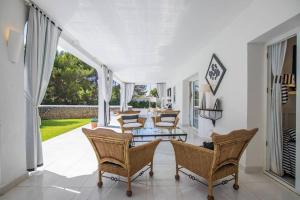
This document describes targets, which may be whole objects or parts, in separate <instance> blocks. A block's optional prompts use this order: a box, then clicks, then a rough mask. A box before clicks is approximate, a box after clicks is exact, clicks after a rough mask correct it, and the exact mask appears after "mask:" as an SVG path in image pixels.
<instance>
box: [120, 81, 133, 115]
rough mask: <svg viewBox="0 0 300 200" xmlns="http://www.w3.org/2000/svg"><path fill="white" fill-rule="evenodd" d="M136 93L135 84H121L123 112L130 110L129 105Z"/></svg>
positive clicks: (121, 107)
mask: <svg viewBox="0 0 300 200" xmlns="http://www.w3.org/2000/svg"><path fill="white" fill-rule="evenodd" d="M133 92H134V83H121V97H120V104H121V105H120V109H121V111H127V110H128V103H129V102H130V101H131V99H132V95H133Z"/></svg>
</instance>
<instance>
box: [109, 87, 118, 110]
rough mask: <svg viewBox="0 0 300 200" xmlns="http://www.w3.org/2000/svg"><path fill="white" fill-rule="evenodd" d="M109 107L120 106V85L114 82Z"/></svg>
mask: <svg viewBox="0 0 300 200" xmlns="http://www.w3.org/2000/svg"><path fill="white" fill-rule="evenodd" d="M109 105H120V85H119V84H117V83H116V82H114V83H113V88H112V92H111V99H110V102H109Z"/></svg>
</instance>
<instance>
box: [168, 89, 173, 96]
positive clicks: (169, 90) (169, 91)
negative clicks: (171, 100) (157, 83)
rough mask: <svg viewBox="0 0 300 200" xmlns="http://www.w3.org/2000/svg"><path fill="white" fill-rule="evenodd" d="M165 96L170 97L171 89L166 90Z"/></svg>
mask: <svg viewBox="0 0 300 200" xmlns="http://www.w3.org/2000/svg"><path fill="white" fill-rule="evenodd" d="M167 96H168V97H171V96H172V90H171V88H168V90H167Z"/></svg>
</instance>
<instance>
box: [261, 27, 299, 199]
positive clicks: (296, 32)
mask: <svg viewBox="0 0 300 200" xmlns="http://www.w3.org/2000/svg"><path fill="white" fill-rule="evenodd" d="M294 36H297V64H296V67H297V74H296V79H297V83H296V85H297V86H298V87H297V91H296V93H297V94H296V113H300V98H299V97H300V88H299V87H300V28H297V29H294V30H292V31H289V32H287V33H285V34H283V35H281V36H279V37H276V38H274V39H272V40H270V41H268V42H267V43H266V46H265V49H266V52H267V47H268V46H270V45H272V44H274V43H278V42H281V41H283V40H287V39H289V38H292V37H294ZM265 64H266V66H265V67H267V75H266V76H265V77H266V78H267V87H268V90H269V91H270V86H271V79H270V76H271V74H270V73H271V71H270V70H271V69H269V66H268V60H267V58H266V62H265ZM270 94H271V92H268V93H267V102H266V103H267V119H266V122H267V126H266V127H267V129H266V130H267V131H266V140H267V138H268V135H269V130H270V127H269V126H270V123H269V116H270V104H271V98H270ZM266 142H267V141H266ZM267 151H268V147H266V151H265V152H266V153H265V161H266V162H265V166H264V168H265V171H266V170H267V169H266V168H267V164H268V157H267ZM267 175H268V176H271V177H272V178H273V179H275V180H276V181H278V182H280V183H281V184H283V185H285V186H286V187H288V188H289V189H290V190H292V191H294V192H296V193H298V194H300V116H298V115H296V175H295V188H294V187H292V186H290V185H289V184H287V183H286V182H284V181H282V179H280V178H279V177H277V176H275V175H272V174H270V173H267Z"/></svg>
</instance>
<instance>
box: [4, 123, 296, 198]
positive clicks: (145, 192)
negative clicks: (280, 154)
mask: <svg viewBox="0 0 300 200" xmlns="http://www.w3.org/2000/svg"><path fill="white" fill-rule="evenodd" d="M113 120H114V119H113ZM113 123H115V121H113ZM86 127H89V125H87V126H86ZM115 129H116V130H118V128H115ZM189 132H190V134H189V136H188V142H189V143H193V144H196V145H201V144H202V140H201V138H199V137H198V136H197V135H196V134H194V133H192V131H189ZM43 147H44V160H45V165H44V167H43V168H41V169H40V170H39V171H37V172H34V173H32V174H31V175H30V177H29V178H28V179H27V180H25V181H23V182H22V183H21V184H19V185H18V186H17V187H15V188H13V189H12V190H11V191H9V192H8V193H6V194H5V195H4V196H2V197H0V200H99V199H109V200H110V199H111V200H115V199H116V200H119V199H130V198H128V197H127V196H126V189H127V185H126V184H125V183H122V182H120V183H116V182H112V181H110V180H108V179H103V181H104V185H103V188H101V189H99V188H98V187H97V181H98V180H97V178H98V173H97V160H96V157H95V154H94V152H93V149H92V147H91V146H90V144H89V142H88V140H87V139H86V138H85V136H84V135H83V133H82V132H81V128H78V129H75V130H73V131H71V132H69V133H66V134H63V135H60V136H58V137H56V138H53V139H50V140H49V141H46V142H44V144H43ZM154 160H155V161H154V176H153V178H150V177H149V175H148V173H146V174H144V175H143V176H142V177H140V178H139V179H137V180H136V181H135V182H134V183H133V184H132V191H133V196H132V197H131V199H177V200H179V199H199V200H200V199H203V200H204V199H206V196H207V188H206V187H205V186H204V185H202V184H199V183H197V182H194V181H192V180H191V179H189V178H188V177H186V176H183V175H181V179H180V182H176V181H175V179H174V175H175V160H174V153H173V149H172V146H171V144H170V143H169V142H163V143H161V144H160V145H159V146H158V148H157V151H156V153H155V159H154ZM214 195H215V199H216V200H218V199H219V200H232V199H241V200H263V199H264V200H279V199H282V200H294V199H300V197H299V196H297V195H296V194H295V193H293V192H291V191H289V190H288V189H286V188H285V187H283V186H281V185H280V184H278V183H276V182H274V181H272V180H271V179H270V178H268V177H267V176H266V175H264V174H263V173H258V174H245V173H243V172H241V173H240V190H239V191H235V190H233V189H232V183H228V184H227V185H225V186H219V187H216V188H215V189H214Z"/></svg>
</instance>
